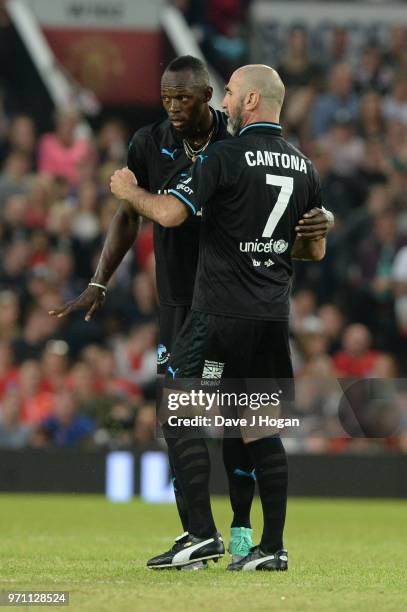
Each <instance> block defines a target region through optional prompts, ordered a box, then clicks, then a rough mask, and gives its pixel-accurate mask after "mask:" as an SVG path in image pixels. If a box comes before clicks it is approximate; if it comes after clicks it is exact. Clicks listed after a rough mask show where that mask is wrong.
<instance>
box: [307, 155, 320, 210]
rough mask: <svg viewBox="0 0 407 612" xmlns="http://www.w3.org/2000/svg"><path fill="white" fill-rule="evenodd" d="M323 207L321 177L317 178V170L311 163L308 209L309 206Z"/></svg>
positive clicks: (309, 208)
mask: <svg viewBox="0 0 407 612" xmlns="http://www.w3.org/2000/svg"><path fill="white" fill-rule="evenodd" d="M314 207H317V208H323V205H322V188H321V179H320V178H319V174H318V172H317V171H316V170H315V168H314V166H313V164H311V197H310V201H309V203H308V210H311V208H314Z"/></svg>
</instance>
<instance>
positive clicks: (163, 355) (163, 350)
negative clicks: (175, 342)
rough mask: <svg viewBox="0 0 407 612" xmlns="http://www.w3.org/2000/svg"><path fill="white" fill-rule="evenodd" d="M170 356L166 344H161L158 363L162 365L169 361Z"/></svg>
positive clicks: (158, 349) (158, 348) (158, 351)
mask: <svg viewBox="0 0 407 612" xmlns="http://www.w3.org/2000/svg"><path fill="white" fill-rule="evenodd" d="M169 358H170V353H169V352H168V351H167V347H166V346H164V344H159V345H158V347H157V363H158V365H162V364H163V363H167V361H168V360H169Z"/></svg>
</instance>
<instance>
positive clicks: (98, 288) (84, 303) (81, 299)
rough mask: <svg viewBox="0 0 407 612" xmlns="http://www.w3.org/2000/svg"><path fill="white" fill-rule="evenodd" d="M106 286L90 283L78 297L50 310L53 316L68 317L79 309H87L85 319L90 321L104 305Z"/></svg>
mask: <svg viewBox="0 0 407 612" xmlns="http://www.w3.org/2000/svg"><path fill="white" fill-rule="evenodd" d="M105 297H106V288H105V287H104V286H103V285H98V284H93V283H90V284H89V285H88V286H87V288H86V289H85V291H83V292H82V293H81V294H80V295H79V296H78V297H77V298H75V299H74V300H70V301H69V302H67V303H66V304H64V305H63V306H61V307H60V308H57V309H56V310H50V311H49V312H48V314H49V315H51V316H52V317H58V318H61V317H66V316H67V315H69V314H71V312H75V311H77V310H86V311H87V312H86V315H85V321H90V320H91V319H92V317H93V315H94V314H95V313H96V311H97V310H99V308H100V307H101V306H102V305H103V303H104V301H105Z"/></svg>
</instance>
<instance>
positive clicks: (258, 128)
mask: <svg viewBox="0 0 407 612" xmlns="http://www.w3.org/2000/svg"><path fill="white" fill-rule="evenodd" d="M190 174H191V175H190V176H189V177H188V178H186V179H185V178H182V179H181V180H180V182H179V183H178V184H177V186H176V188H175V189H170V190H169V193H171V194H173V195H175V196H176V197H178V198H179V199H180V200H181V201H182V202H184V204H185V205H186V206H187V207H188V209H189V210H190V211H191V213H192V214H196V213H197V212H199V211H200V210H202V233H201V242H200V253H199V262H198V269H197V277H196V284H195V291H194V299H193V303H192V308H193V309H194V310H199V311H201V312H207V313H213V314H222V315H229V316H233V317H243V318H250V319H263V320H276V321H279V320H280V321H281V320H286V319H287V318H288V311H289V294H290V286H291V275H292V262H291V248H292V246H293V244H294V241H295V237H296V232H295V227H296V225H297V223H298V221H299V219H301V217H302V216H303V215H304V213H305V212H307V211H308V210H310V209H311V208H312V207H314V206H318V207H320V206H322V203H321V187H320V180H319V177H318V175H317V173H316V171H315V169H314V167H313V165H312V163H311V162H310V160H309V159H307V158H306V157H305V156H304V155H303V154H302V153H301V152H300V151H298V149H296V148H295V147H293V146H292V145H291V144H289V143H288V142H287V141H286V140H284V138H283V137H282V136H281V127H280V126H279V125H278V124H274V123H254V124H251V125H248V126H246V127H245V128H243V129H242V130H241V131H240V134H239V136H238V137H236V138H231V139H228V140H225V141H224V142H219V143H216V144H214V145H212V146H211V147H208V149H207V150H206V151H205V153H204V154H203V155H201V156H200V158H199V161H197V162H196V163H195V165H194V167H193V168H192V170H191V173H190Z"/></svg>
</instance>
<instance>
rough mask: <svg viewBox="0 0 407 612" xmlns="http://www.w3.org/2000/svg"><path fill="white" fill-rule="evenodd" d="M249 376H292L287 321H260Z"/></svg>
mask: <svg viewBox="0 0 407 612" xmlns="http://www.w3.org/2000/svg"><path fill="white" fill-rule="evenodd" d="M249 376H251V377H256V378H282V379H283V378H292V377H293V366H292V361H291V349H290V342H289V329H288V322H287V321H260V322H259V325H258V329H257V342H256V347H255V350H254V351H253V353H252V359H251V364H250V373H249Z"/></svg>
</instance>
